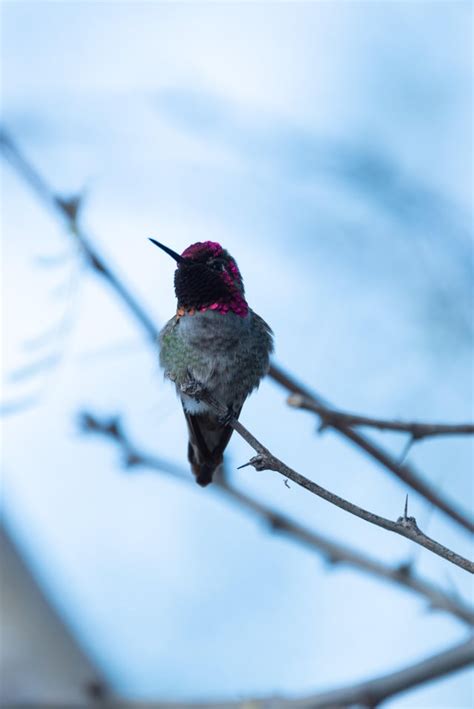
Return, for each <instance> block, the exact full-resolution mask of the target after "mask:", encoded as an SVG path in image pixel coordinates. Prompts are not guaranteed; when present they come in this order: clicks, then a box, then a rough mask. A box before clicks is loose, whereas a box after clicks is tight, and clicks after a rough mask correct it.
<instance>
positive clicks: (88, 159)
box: [2, 2, 472, 707]
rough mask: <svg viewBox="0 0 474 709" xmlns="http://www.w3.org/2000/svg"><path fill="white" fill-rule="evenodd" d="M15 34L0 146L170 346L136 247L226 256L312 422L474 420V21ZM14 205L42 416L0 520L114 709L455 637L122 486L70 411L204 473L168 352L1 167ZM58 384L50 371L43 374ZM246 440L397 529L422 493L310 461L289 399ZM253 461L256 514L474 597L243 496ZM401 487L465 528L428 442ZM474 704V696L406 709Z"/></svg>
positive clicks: (13, 254)
mask: <svg viewBox="0 0 474 709" xmlns="http://www.w3.org/2000/svg"><path fill="white" fill-rule="evenodd" d="M2 14H3V21H2V44H3V49H2V54H3V62H2V63H3V76H2V96H3V102H2V103H3V119H4V121H5V124H6V125H7V126H8V128H9V129H10V130H11V131H12V133H13V134H14V135H15V137H16V138H17V139H18V141H19V142H20V144H21V146H22V147H23V149H24V150H25V151H26V152H27V153H28V155H30V156H31V158H32V159H33V160H34V161H35V164H36V165H37V166H38V168H39V169H40V170H41V171H42V172H43V174H44V175H45V176H46V177H47V178H48V180H49V181H50V182H51V183H52V185H53V186H54V187H55V188H56V189H57V190H59V191H62V192H65V193H68V192H71V191H77V190H82V189H84V190H85V194H86V201H85V207H84V223H85V225H86V227H87V228H88V229H90V230H91V232H92V234H93V235H94V238H95V239H96V242H97V245H98V247H99V248H100V249H101V250H102V252H103V253H104V254H105V255H106V256H107V258H108V259H110V262H111V263H112V264H113V265H114V266H116V268H117V269H118V271H119V273H120V274H121V275H122V276H123V278H124V279H125V280H126V281H127V283H129V284H131V286H132V287H133V288H134V290H135V291H136V293H137V294H138V295H139V297H140V298H141V299H142V300H143V302H144V303H145V304H146V306H147V308H149V310H150V312H151V313H152V314H153V316H154V317H155V318H156V321H157V323H159V324H164V322H165V321H166V320H167V319H168V318H169V317H171V315H172V314H173V312H174V308H175V302H174V294H173V290H172V275H173V267H172V263H170V261H169V260H168V259H166V258H165V257H162V256H161V255H160V254H159V252H157V251H156V249H155V250H151V247H150V246H149V244H148V242H147V239H146V237H148V236H155V237H156V238H158V239H159V240H160V241H163V242H164V243H167V244H169V245H170V246H171V247H172V248H174V249H176V250H178V251H180V250H182V249H184V248H185V247H186V246H187V245H189V244H190V243H192V242H194V241H199V240H205V239H211V240H215V241H220V242H221V243H223V245H224V246H225V247H226V248H228V249H229V251H230V252H231V253H232V254H233V255H234V256H235V258H236V260H237V262H238V264H239V266H240V269H241V271H242V273H243V276H244V279H245V283H246V291H247V295H248V299H249V302H250V305H251V306H252V307H253V308H254V309H255V310H256V311H257V312H259V313H260V314H261V315H263V316H264V317H265V319H267V320H268V322H269V323H270V324H271V325H272V327H273V329H274V331H275V336H276V358H277V360H278V361H279V362H281V363H282V364H284V365H285V366H286V367H288V368H289V369H290V370H291V371H293V372H294V373H296V374H297V375H298V376H299V377H300V378H301V379H303V380H305V381H307V382H308V383H309V384H311V385H312V386H313V387H314V388H316V389H317V390H318V391H319V392H320V393H321V394H322V395H323V396H325V397H327V398H328V399H330V400H331V401H334V402H335V403H337V404H338V405H340V406H342V407H345V408H347V409H349V410H357V411H361V412H364V413H372V414H374V415H381V416H382V415H383V416H386V417H391V416H393V417H404V418H420V419H430V420H440V421H441V420H443V421H444V420H464V419H469V418H470V417H471V416H472V389H471V388H470V374H471V364H470V359H471V355H472V315H471V310H470V303H471V296H472V258H471V242H470V238H471V237H470V234H469V228H470V217H471V215H470V188H472V157H471V152H470V148H472V136H471V121H472V93H471V88H470V71H471V59H470V56H469V52H470V33H471V30H470V29H469V27H470V20H471V7H470V5H469V4H468V3H458V2H450V3H448V2H436V3H429V2H420V3H417V2H413V3H401V2H397V3H395V2H393V3H370V2H365V3H360V2H351V3H349V2H345V3H343V2H336V3H322V2H321V3H316V2H315V3H301V4H300V3H281V4H271V5H270V4H268V3H262V4H258V3H228V4H219V5H218V4H214V3H208V4H201V3H177V4H165V3H163V4H161V3H151V2H148V3H127V2H120V3H109V2H102V3H100V2H94V3H93V2H83V3H74V2H68V3H61V4H60V3H43V2H35V3H27V2H6V3H3V7H2ZM471 39H472V38H471ZM2 180H3V195H4V205H3V217H2V219H3V229H2V231H3V233H4V235H5V238H4V240H3V247H2V249H3V256H4V264H5V268H4V271H5V279H4V295H5V302H6V303H7V310H6V312H5V315H4V333H5V335H6V337H5V341H6V346H5V350H4V364H5V371H6V375H5V379H4V385H3V393H4V397H3V398H4V399H5V400H6V401H7V402H8V401H15V400H17V399H19V398H20V399H21V398H22V397H26V398H28V397H30V396H31V397H32V398H33V399H34V401H35V405H34V406H31V408H28V409H25V410H24V411H22V412H21V414H20V413H18V414H16V415H12V416H10V417H8V418H6V419H5V421H4V441H5V445H4V454H3V466H2V467H3V495H4V497H3V506H4V510H5V514H6V517H7V519H8V522H9V524H10V525H11V526H12V528H13V529H14V531H15V534H16V536H17V539H18V540H19V542H20V543H21V545H22V547H23V548H24V550H25V553H26V554H27V556H28V558H29V559H30V560H31V563H32V564H33V566H34V568H35V569H36V571H37V573H38V574H39V576H40V578H41V580H42V582H43V584H44V586H45V588H46V589H47V590H48V592H49V593H50V596H51V598H52V599H53V601H54V602H55V603H56V604H57V605H58V607H59V608H60V610H61V612H62V613H63V614H64V616H65V618H67V620H68V622H69V623H70V624H71V625H72V627H73V628H74V629H75V631H76V632H77V633H78V636H79V637H80V638H81V640H82V641H83V642H84V644H85V645H86V646H87V648H88V649H89V650H90V652H91V653H92V654H93V656H94V657H95V659H96V660H97V661H98V662H99V663H100V665H101V666H102V667H103V668H104V671H105V672H106V673H107V674H108V675H109V676H110V677H111V678H112V680H113V681H114V682H115V683H116V685H117V687H118V688H119V689H120V690H121V691H123V692H124V693H126V694H128V695H130V696H140V697H147V698H152V697H160V698H178V699H179V698H207V697H217V696H227V697H229V698H237V697H240V696H248V695H254V694H275V693H281V694H304V693H305V692H310V691H313V690H316V689H318V688H324V687H328V686H332V685H336V684H340V683H345V682H350V681H353V680H357V679H362V678H365V677H371V676H375V675H377V674H378V673H381V672H385V671H390V670H392V669H396V668H398V667H400V666H402V665H404V664H407V663H408V662H410V661H416V660H418V659H420V658H421V657H423V656H425V655H427V654H429V653H430V652H433V651H435V650H436V649H439V650H441V649H444V648H445V647H446V646H448V645H449V644H450V643H454V642H455V641H456V640H457V639H460V638H461V637H462V633H463V629H462V628H460V627H458V624H457V623H456V622H455V621H453V620H450V619H449V618H447V617H445V616H443V615H442V614H430V613H427V612H426V611H425V609H424V607H423V605H422V603H420V602H419V601H418V600H417V599H416V598H413V597H411V596H409V595H408V594H403V593H400V592H399V591H398V590H396V589H393V588H391V587H389V586H385V585H383V584H381V583H378V582H376V581H375V580H371V579H367V578H364V577H362V576H360V575H358V574H356V573H354V572H349V571H348V570H343V569H340V570H329V569H328V568H327V567H326V566H325V565H324V564H323V563H322V562H321V561H320V560H319V559H318V558H317V557H315V555H314V554H312V553H310V552H308V551H306V550H302V549H300V548H298V547H296V546H294V545H292V544H291V543H290V542H288V541H285V540H283V539H280V538H277V537H274V536H271V535H270V534H268V532H267V531H266V530H265V529H263V528H262V527H261V526H259V525H258V524H257V523H255V521H254V520H252V519H250V518H249V517H247V516H246V515H244V514H242V513H241V512H239V511H237V510H235V509H232V508H230V506H228V505H227V504H226V503H224V502H222V501H220V500H219V499H218V497H217V495H216V494H215V493H213V491H212V489H211V488H209V489H207V490H205V491H203V490H201V489H197V487H196V486H191V485H183V484H181V483H178V482H176V481H173V480H171V479H169V478H165V477H164V476H163V477H161V476H157V475H156V474H151V473H143V474H140V475H137V476H136V477H135V476H129V475H126V474H123V473H122V472H121V471H120V469H119V466H118V455H117V452H116V451H114V450H113V449H112V448H111V447H109V446H108V445H107V444H105V443H104V442H101V441H96V440H86V439H84V438H83V437H82V436H81V435H80V434H79V433H78V431H77V425H76V424H77V421H76V418H77V412H78V411H79V410H80V409H81V408H84V407H89V408H91V409H93V410H95V411H97V412H103V413H114V412H123V414H124V416H125V419H126V421H127V425H128V426H129V428H130V431H131V432H132V433H133V435H134V436H135V437H136V438H137V439H138V440H139V441H140V442H141V443H142V444H143V445H144V446H145V447H146V448H147V449H151V450H153V451H156V452H157V453H159V454H161V455H163V456H167V457H169V458H172V459H174V460H176V461H177V462H183V463H184V462H185V453H186V443H185V436H186V434H185V424H184V420H183V418H182V414H181V412H180V411H179V405H178V403H177V401H176V400H175V396H174V393H173V391H172V387H171V386H169V385H167V384H166V383H164V382H163V380H162V375H161V373H160V372H159V370H158V365H157V356H156V353H154V352H152V351H151V350H150V349H149V348H147V347H146V346H145V345H144V344H143V341H142V339H141V335H140V333H139V331H138V329H137V327H136V326H135V325H134V323H133V322H132V321H131V320H130V319H129V317H128V316H127V314H126V313H125V311H124V310H123V307H122V306H121V305H120V304H119V303H117V301H116V300H115V299H114V297H113V296H112V295H111V293H110V292H108V291H107V289H106V288H104V287H103V285H102V284H101V283H100V282H98V281H97V279H95V278H94V277H93V276H91V275H89V274H88V273H86V272H85V270H84V269H83V268H81V267H80V265H79V262H78V258H77V254H76V252H75V249H74V247H73V245H72V242H71V240H70V239H68V237H67V235H66V234H65V233H64V231H63V229H61V228H60V227H59V226H58V224H57V223H56V222H55V221H54V219H52V218H51V216H50V215H49V214H47V213H45V211H44V210H43V208H42V207H41V206H40V205H38V204H37V202H35V200H34V198H33V197H32V196H31V195H30V194H29V193H28V191H27V189H26V188H25V187H24V186H23V185H22V184H21V182H20V181H19V179H18V178H17V177H16V176H15V175H14V174H13V172H12V171H11V169H10V168H8V167H7V166H5V165H3V164H2ZM19 284H21V287H19ZM12 303H14V306H15V307H14V308H13V307H9V306H10V305H11V304H12ZM47 332H53V334H52V335H50V336H49V337H47V338H43V340H42V341H39V342H36V344H34V342H33V343H32V342H31V340H32V339H34V338H37V337H38V336H40V337H41V336H42V335H44V333H47ZM42 357H46V358H48V357H49V358H50V360H51V362H53V360H54V361H55V364H54V366H51V367H49V368H45V369H43V370H42V371H40V372H39V373H38V374H37V375H36V376H26V375H25V373H24V368H25V367H29V366H30V365H31V364H32V363H34V362H36V361H37V360H38V359H41V358H42ZM22 373H23V375H22ZM270 412H271V415H269V414H270ZM242 420H243V421H244V423H245V424H246V425H248V427H249V428H250V429H251V430H254V431H255V433H256V434H257V435H258V436H259V438H261V440H263V441H265V442H266V443H267V444H268V446H269V447H270V448H271V449H272V450H274V452H275V453H276V454H278V455H279V456H280V457H282V458H283V459H284V460H286V461H287V462H288V463H289V464H291V465H292V466H293V467H295V468H296V469H298V470H301V472H303V473H305V474H308V475H309V476H310V477H314V479H316V480H317V481H318V482H320V483H321V484H322V485H325V486H327V487H328V488H329V489H331V490H333V491H334V492H338V493H339V494H341V495H343V496H345V497H347V498H348V499H350V500H352V501H354V502H356V503H359V504H362V505H363V506H366V507H368V508H370V509H372V510H374V511H377V512H379V513H380V514H383V515H385V516H387V517H391V518H396V517H397V516H398V515H399V514H400V513H401V511H402V505H403V501H404V497H405V494H406V490H405V488H404V486H403V485H401V484H400V483H398V482H397V481H395V480H394V479H392V478H391V477H389V476H388V475H387V474H385V473H384V472H383V471H381V470H379V469H378V468H376V467H375V466H374V465H373V464H372V463H370V461H368V460H366V459H365V458H363V457H361V456H360V455H359V454H358V453H357V452H356V451H355V450H353V449H352V448H351V447H349V446H348V445H347V444H344V443H343V442H342V441H341V440H339V439H338V438H337V437H336V436H335V435H332V434H330V433H327V434H325V435H324V436H320V437H316V436H314V428H315V426H314V423H315V422H314V420H313V419H312V418H311V417H310V416H308V415H306V414H303V413H297V412H294V411H291V410H289V409H288V408H287V407H286V405H285V401H284V397H283V396H282V393H281V391H279V390H277V389H276V387H275V386H274V385H272V384H271V383H270V382H265V383H264V384H263V385H262V387H261V389H260V391H259V393H258V394H257V395H256V396H254V397H252V399H250V400H249V401H248V402H247V404H246V406H245V408H244V411H243V418H242ZM25 440H27V441H28V445H27V446H26V445H25ZM380 440H381V441H382V442H383V443H384V444H386V445H387V447H389V448H390V449H391V450H392V451H394V452H396V451H401V449H402V448H403V441H402V440H401V439H400V438H399V437H396V436H391V435H387V434H385V435H383V436H380ZM248 457H249V450H248V448H247V446H246V445H245V444H244V443H243V442H242V441H240V440H238V438H237V437H235V438H234V439H233V440H232V443H231V445H230V447H229V465H230V467H231V468H232V470H233V473H232V475H233V478H234V479H235V481H236V483H238V484H239V485H240V486H242V487H243V488H244V489H247V490H249V491H251V492H252V493H254V494H255V495H257V496H260V497H261V498H262V499H265V500H267V501H268V502H271V503H272V504H274V505H275V506H276V507H278V508H280V509H282V510H284V511H286V512H288V514H292V515H294V516H295V517H296V518H298V519H299V520H301V521H303V522H305V523H307V524H308V525H309V526H312V527H314V528H315V529H317V530H321V531H324V532H325V533H326V534H328V535H331V536H333V537H334V538H336V539H338V540H340V541H342V542H347V541H348V540H350V541H351V543H352V544H354V545H355V546H357V548H360V549H361V550H370V552H371V553H372V554H373V555H374V556H378V557H379V558H381V559H384V560H386V561H391V562H395V561H397V560H403V559H406V558H407V557H411V555H414V556H415V558H416V561H417V568H419V569H420V571H423V572H424V573H425V574H426V575H428V576H431V577H432V578H433V579H435V580H437V581H438V582H440V583H443V584H445V585H446V587H448V588H451V587H454V588H456V589H457V590H458V591H459V593H461V594H463V595H464V596H465V597H468V596H469V594H471V596H472V586H470V584H469V580H468V579H465V578H464V574H463V573H462V572H461V571H460V570H457V569H455V568H454V567H451V566H449V567H448V566H447V564H445V563H444V562H442V561H439V560H438V559H436V558H434V557H433V558H431V557H430V556H429V555H428V554H427V553H425V552H424V551H423V550H418V549H417V550H414V549H413V548H412V547H411V546H410V545H409V544H408V542H405V541H404V540H401V539H398V538H395V537H394V536H393V537H392V536H390V535H389V534H387V533H385V532H383V531H382V530H380V529H375V528H374V529H372V528H370V527H369V526H368V525H366V524H363V523H362V522H360V521H358V520H356V519H351V518H350V517H349V516H348V515H345V514H344V513H342V512H340V511H338V510H336V509H334V508H332V507H330V506H328V505H327V504H326V503H324V502H322V501H320V500H317V499H314V498H313V497H312V496H309V495H307V494H305V493H304V491H300V490H298V489H296V488H295V486H291V489H290V490H288V489H287V488H286V487H285V486H284V484H283V481H282V480H281V479H278V478H277V477H276V476H275V477H274V476H272V475H271V474H270V473H265V474H262V475H257V474H256V473H254V472H252V470H251V469H249V468H246V469H244V470H242V471H238V472H235V468H236V466H237V465H239V464H240V463H242V462H245V461H246V460H247V459H248ZM410 460H411V461H412V462H414V463H416V464H417V465H418V466H419V467H420V469H421V470H422V471H423V473H424V474H425V475H426V477H427V478H428V479H429V480H431V481H432V482H433V483H434V484H436V485H438V486H439V488H440V489H441V490H442V491H444V492H445V493H446V494H447V495H449V496H450V497H451V498H452V499H454V500H457V501H458V502H459V503H461V502H462V503H463V504H464V506H465V507H469V502H470V501H472V481H471V476H470V475H469V471H470V468H471V469H472V446H471V444H470V442H469V441H465V440H455V439H446V440H438V441H431V442H424V443H423V444H420V445H418V446H417V447H415V448H414V449H413V450H412V452H411V453H410ZM410 506H411V511H412V514H414V515H415V516H416V517H417V519H418V521H419V523H420V525H421V526H422V527H423V528H424V529H426V531H427V532H428V533H429V534H430V535H432V536H433V537H435V538H439V539H440V540H441V541H443V542H444V543H446V544H447V545H448V546H449V545H452V546H453V547H455V548H456V550H457V551H459V552H460V553H464V554H469V551H470V550H469V545H468V541H467V539H466V536H465V535H464V534H463V533H462V532H459V531H458V530H457V529H455V528H454V527H453V526H452V525H451V524H450V523H449V522H447V521H446V520H445V519H444V518H443V516H442V515H441V514H439V513H436V512H433V511H432V510H430V509H429V508H427V506H426V505H424V503H423V502H422V501H421V500H420V499H419V498H418V497H416V496H415V495H411V496H410ZM374 648H376V649H375V651H374ZM282 657H284V661H282ZM471 698H472V697H471V677H470V676H469V673H468V672H464V673H461V674H459V675H456V676H455V677H452V678H449V679H447V680H445V681H443V682H440V683H437V684H436V685H433V686H427V687H425V688H423V689H420V690H417V691H416V692H413V693H410V694H408V695H406V696H403V697H400V698H397V699H395V700H393V701H391V702H389V703H388V704H387V705H388V706H389V705H392V706H393V707H421V706H430V707H433V706H453V704H452V702H456V706H459V707H465V706H468V705H469V702H470V699H471Z"/></svg>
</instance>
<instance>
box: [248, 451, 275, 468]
mask: <svg viewBox="0 0 474 709" xmlns="http://www.w3.org/2000/svg"><path fill="white" fill-rule="evenodd" d="M269 462H270V461H269V459H268V456H266V455H262V454H261V453H258V455H254V457H253V458H250V460H249V462H248V463H247V465H251V466H252V467H254V468H255V470H258V471H259V472H260V471H262V470H271V468H270V465H269Z"/></svg>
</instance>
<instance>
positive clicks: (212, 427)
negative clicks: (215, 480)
mask: <svg viewBox="0 0 474 709" xmlns="http://www.w3.org/2000/svg"><path fill="white" fill-rule="evenodd" d="M184 415H185V416H186V421H187V423H188V429H189V445H188V460H189V462H190V463H191V469H192V471H193V473H194V475H195V476H196V482H197V483H198V485H201V486H202V487H205V486H206V485H209V483H211V482H212V476H213V474H214V471H215V470H216V468H218V467H219V465H220V464H221V463H222V460H223V454H224V450H225V447H226V446H227V444H228V442H229V439H230V437H231V435H232V431H233V429H232V428H231V427H230V426H224V425H223V424H222V423H221V422H220V421H219V420H218V419H217V417H215V416H212V415H211V414H194V415H193V414H189V413H187V412H186V411H185V412H184Z"/></svg>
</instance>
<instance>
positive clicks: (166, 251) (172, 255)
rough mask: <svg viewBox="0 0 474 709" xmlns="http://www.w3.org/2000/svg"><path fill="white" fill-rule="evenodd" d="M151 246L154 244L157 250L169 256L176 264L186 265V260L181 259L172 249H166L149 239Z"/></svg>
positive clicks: (166, 247)
mask: <svg viewBox="0 0 474 709" xmlns="http://www.w3.org/2000/svg"><path fill="white" fill-rule="evenodd" d="M149 241H151V243H152V244H155V246H158V248H159V249H161V250H162V251H164V252H165V253H166V254H168V256H171V258H174V260H175V261H176V262H177V263H186V261H187V259H186V258H183V257H182V256H180V255H179V254H177V253H176V251H173V249H170V248H168V246H164V244H160V242H159V241H155V239H149Z"/></svg>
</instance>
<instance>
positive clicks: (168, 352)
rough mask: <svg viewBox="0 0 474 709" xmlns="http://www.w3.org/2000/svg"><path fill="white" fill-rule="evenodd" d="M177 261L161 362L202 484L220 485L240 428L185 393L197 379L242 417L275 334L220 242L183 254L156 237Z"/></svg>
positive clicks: (196, 246)
mask: <svg viewBox="0 0 474 709" xmlns="http://www.w3.org/2000/svg"><path fill="white" fill-rule="evenodd" d="M150 241H151V242H153V243H154V244H155V245H156V246H158V247H159V248H160V249H162V250H163V251H165V252H166V253H167V254H169V255H170V256H171V257H172V258H173V259H174V260H175V261H176V262H177V268H176V271H175V274H174V288H175V292H176V297H177V299H178V308H177V312H176V315H175V316H174V317H173V318H171V320H170V321H169V322H168V323H167V324H166V325H165V327H164V328H163V330H162V331H161V333H160V364H161V366H162V367H163V369H164V370H165V376H167V377H169V379H171V380H172V381H173V382H174V383H175V385H176V390H177V392H178V395H179V396H180V398H181V402H182V405H183V410H184V415H185V417H186V421H187V424H188V430H189V444H188V459H189V462H190V463H191V469H192V471H193V473H194V475H195V476H196V482H197V483H198V484H199V485H202V486H205V485H208V484H209V483H210V482H212V476H213V473H214V471H215V470H216V468H217V467H218V466H219V465H220V463H222V458H223V453H224V449H225V447H226V446H227V444H228V442H229V439H230V437H231V435H232V430H233V429H232V427H231V426H230V425H228V424H226V422H225V421H224V420H222V418H221V417H219V415H218V414H217V413H216V410H215V408H213V407H212V405H210V404H209V403H206V402H205V401H203V400H197V399H195V398H192V397H190V396H188V395H186V394H184V393H183V392H182V387H183V386H185V385H186V384H187V383H188V382H194V383H197V384H198V385H199V386H201V387H202V388H203V389H204V390H205V391H206V392H208V393H209V394H210V395H211V396H212V397H213V398H214V399H215V400H217V401H218V402H219V403H220V404H221V405H223V406H225V407H226V408H227V411H228V412H229V414H231V415H233V416H235V418H238V416H239V414H240V410H241V408H242V405H243V403H244V401H245V399H246V398H247V396H248V395H249V394H250V392H251V391H252V390H253V389H255V388H256V387H258V385H259V383H260V380H261V379H262V377H263V376H264V375H265V374H266V373H267V371H268V368H269V357H270V353H271V352H272V351H273V335H272V331H271V329H270V327H269V326H268V325H267V323H266V322H265V321H264V320H263V319H262V318H261V317H260V316H259V315H257V314H256V313H254V312H253V310H251V309H250V308H249V306H248V305H247V301H246V300H245V295H244V284H243V282H242V276H241V275H240V271H239V269H238V267H237V264H236V262H235V261H234V259H233V258H232V256H231V255H230V254H229V253H228V252H227V251H226V250H225V249H223V248H222V246H221V245H220V244H217V243H216V242H213V241H204V242H198V243H196V244H192V245H191V246H188V248H187V249H186V250H185V251H183V253H182V254H181V255H179V254H177V253H175V252H174V251H172V250H171V249H169V248H168V247H167V246H163V244H160V243H159V242H158V241H155V240H154V239H150Z"/></svg>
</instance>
